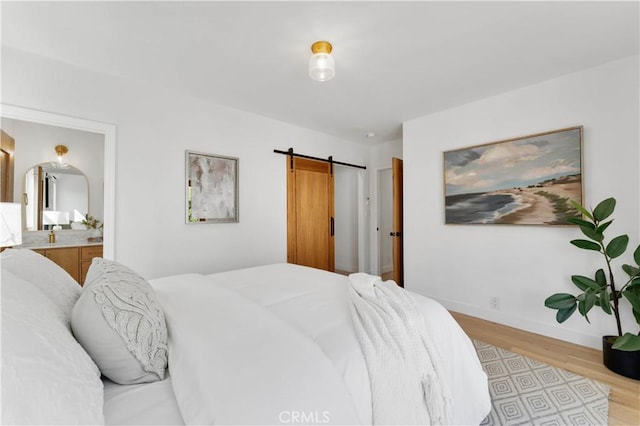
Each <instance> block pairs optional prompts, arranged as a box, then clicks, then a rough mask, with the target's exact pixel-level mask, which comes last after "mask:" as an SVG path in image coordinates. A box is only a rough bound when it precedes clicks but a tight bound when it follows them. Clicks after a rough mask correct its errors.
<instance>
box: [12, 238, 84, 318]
mask: <svg viewBox="0 0 640 426" xmlns="http://www.w3.org/2000/svg"><path fill="white" fill-rule="evenodd" d="M0 262H1V264H0V266H1V267H2V270H3V271H9V272H11V273H12V274H14V275H15V276H16V277H18V278H21V279H23V280H25V281H27V282H29V283H31V284H33V285H34V286H35V287H36V288H38V289H39V290H40V291H41V292H42V293H44V294H45V295H46V296H47V297H49V299H51V301H52V302H53V304H54V305H55V306H56V307H57V308H58V309H59V310H60V313H58V315H61V316H62V318H63V319H64V321H65V324H66V325H67V327H68V326H69V322H70V321H71V311H72V310H73V306H74V305H75V303H76V300H78V297H80V291H81V290H82V287H80V285H79V284H78V283H77V282H76V280H74V279H73V278H72V277H71V275H69V274H68V273H67V271H65V270H64V269H62V268H61V267H60V266H58V265H56V264H55V263H54V262H53V261H51V260H49V259H47V258H46V257H44V256H42V255H41V254H38V253H36V252H35V251H32V250H26V249H7V250H5V251H3V252H2V254H0Z"/></svg>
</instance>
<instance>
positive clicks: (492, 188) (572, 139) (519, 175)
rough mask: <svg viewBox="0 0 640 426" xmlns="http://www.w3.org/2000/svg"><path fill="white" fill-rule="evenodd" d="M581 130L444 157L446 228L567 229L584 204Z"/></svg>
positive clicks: (487, 146) (526, 138) (455, 152)
mask: <svg viewBox="0 0 640 426" xmlns="http://www.w3.org/2000/svg"><path fill="white" fill-rule="evenodd" d="M582 132H583V129H582V126H577V127H571V128H567V129H561V130H554V131H549V132H545V133H538V134H534V135H529V136H524V137H520V138H515V139H508V140H503V141H498V142H491V143H486V144H482V145H476V146H472V147H468V148H461V149H457V150H453V151H446V152H445V153H444V198H445V203H444V204H445V223H447V224H454V223H455V224H518V225H569V223H567V219H568V218H571V217H576V218H581V214H580V212H578V211H577V210H576V209H574V208H573V206H572V205H571V203H570V200H575V201H577V202H578V203H579V204H582V203H583V201H582V200H583V188H582Z"/></svg>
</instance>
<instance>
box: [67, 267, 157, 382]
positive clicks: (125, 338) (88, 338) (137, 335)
mask: <svg viewBox="0 0 640 426" xmlns="http://www.w3.org/2000/svg"><path fill="white" fill-rule="evenodd" d="M71 327H72V329H73V333H74V334H75V336H76V338H77V339H78V341H79V342H80V344H81V345H82V346H83V347H84V348H85V350H86V351H87V352H88V353H89V354H90V355H91V357H92V358H93V360H94V361H95V362H96V364H98V367H100V371H102V374H104V375H105V376H106V377H108V378H109V379H111V380H113V381H114V382H116V383H120V384H125V385H126V384H134V383H147V382H155V381H157V380H162V379H163V378H164V372H165V369H166V368H167V325H166V322H165V318H164V312H163V311H162V307H161V306H160V302H159V301H158V298H157V296H156V294H155V292H154V291H153V288H151V285H149V283H148V282H147V281H145V280H144V278H142V277H141V276H140V275H138V274H136V273H135V272H133V271H132V270H131V269H129V268H127V267H126V266H123V265H121V264H119V263H117V262H113V261H110V260H105V259H101V258H95V259H93V262H92V263H91V266H90V267H89V271H88V272H87V279H86V280H85V285H84V288H83V290H82V294H81V295H80V298H79V299H78V302H77V303H76V305H75V307H74V309H73V313H72V315H71Z"/></svg>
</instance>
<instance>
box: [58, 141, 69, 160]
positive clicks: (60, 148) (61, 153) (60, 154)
mask: <svg viewBox="0 0 640 426" xmlns="http://www.w3.org/2000/svg"><path fill="white" fill-rule="evenodd" d="M55 150H56V155H57V156H58V163H62V157H63V156H64V155H65V154H66V153H67V152H69V148H67V147H66V146H64V145H56V147H55Z"/></svg>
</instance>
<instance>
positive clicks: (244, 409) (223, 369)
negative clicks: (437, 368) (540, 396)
mask: <svg viewBox="0 0 640 426" xmlns="http://www.w3.org/2000/svg"><path fill="white" fill-rule="evenodd" d="M151 284H152V285H153V287H154V288H155V290H156V292H157V294H158V297H159V299H160V302H161V303H162V305H163V308H164V310H165V316H166V318H167V325H168V328H169V370H170V371H171V377H172V384H173V390H174V393H175V396H176V399H177V403H178V407H179V408H180V412H181V414H182V417H183V419H184V421H185V423H186V424H371V423H372V396H371V385H370V383H371V382H370V377H369V372H368V370H367V364H366V362H365V358H364V355H363V352H362V349H361V348H360V344H359V343H358V338H357V335H356V332H355V329H354V326H353V322H352V319H351V312H350V302H349V294H348V288H349V284H348V278H347V277H345V276H341V275H337V274H332V273H329V272H325V271H320V270H316V269H311V268H306V267H302V266H297V265H291V264H276V265H267V266H261V267H256V268H248V269H241V270H237V271H231V272H225V273H218V274H213V275H209V276H202V275H196V274H189V275H179V276H172V277H166V278H160V279H156V280H152V281H151ZM414 297H415V300H416V303H417V305H418V308H419V309H420V310H421V311H422V312H423V314H424V315H425V318H426V327H427V331H428V333H429V334H430V335H431V336H432V338H433V341H434V342H435V344H436V345H438V347H439V348H440V351H441V353H442V354H443V355H444V356H443V365H442V366H441V372H442V378H443V380H445V381H446V382H447V385H448V387H449V389H450V392H451V404H452V411H453V413H452V415H453V418H452V423H453V424H458V425H463V424H464V425H466V424H479V423H480V422H481V421H482V420H483V418H484V417H485V416H486V415H487V414H488V412H489V409H490V400H489V394H488V390H487V379H486V375H485V374H484V372H483V371H482V368H481V366H480V363H479V361H478V358H477V356H476V353H475V350H474V348H473V345H472V344H471V342H470V340H469V339H468V337H467V336H466V335H465V334H464V332H463V331H462V330H461V329H460V327H459V326H458V324H457V323H456V322H455V321H454V320H453V318H452V317H451V316H450V315H449V313H448V312H447V311H446V310H445V309H444V308H443V307H442V306H441V305H439V304H438V303H436V302H434V301H433V300H431V299H428V298H425V297H421V296H418V295H414ZM372 374H375V373H373V372H372ZM390 386H392V384H390ZM396 409H397V410H399V411H398V412H401V411H402V410H403V409H404V408H403V407H402V406H398V407H397V408H396Z"/></svg>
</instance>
